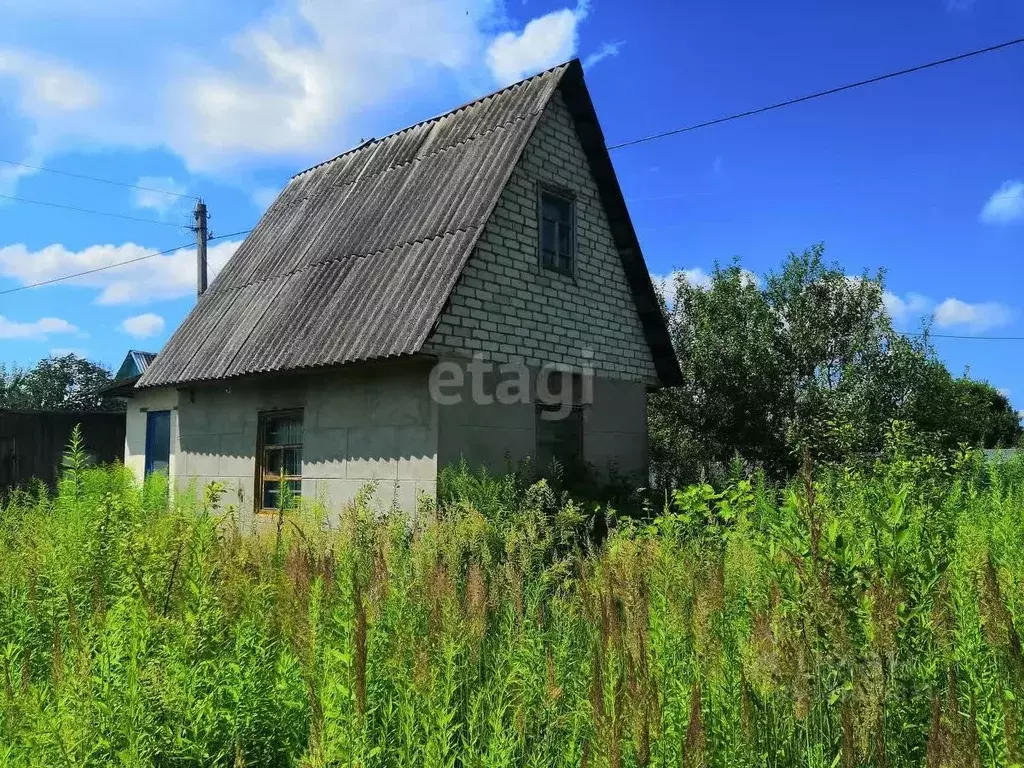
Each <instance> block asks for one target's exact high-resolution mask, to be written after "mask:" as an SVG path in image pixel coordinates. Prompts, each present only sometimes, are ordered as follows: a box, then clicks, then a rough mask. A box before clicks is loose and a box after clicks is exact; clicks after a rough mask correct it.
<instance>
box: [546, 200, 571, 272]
mask: <svg viewBox="0 0 1024 768" xmlns="http://www.w3.org/2000/svg"><path fill="white" fill-rule="evenodd" d="M538 218H539V220H540V264H541V266H542V267H543V268H544V269H550V270H553V271H555V272H561V273H562V274H563V275H570V276H571V275H572V273H573V269H574V267H575V261H576V204H575V201H574V200H573V199H572V197H570V196H569V195H566V194H562V193H559V192H553V191H551V190H548V189H542V190H541V192H540V214H539V216H538Z"/></svg>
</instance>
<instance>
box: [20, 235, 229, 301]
mask: <svg viewBox="0 0 1024 768" xmlns="http://www.w3.org/2000/svg"><path fill="white" fill-rule="evenodd" d="M239 242H240V241H237V240H234V241H233V240H227V241H224V242H218V243H217V244H215V245H212V246H211V247H210V248H209V252H208V253H207V259H208V264H209V269H210V278H211V280H212V278H213V277H214V276H215V275H216V274H217V272H219V271H220V269H221V268H222V267H223V266H224V264H226V263H227V260H228V259H229V258H230V257H231V255H232V254H233V253H234V252H235V250H236V249H237V248H238V245H239ZM150 253H153V249H151V248H145V247H143V246H141V245H136V244H135V243H125V244H124V245H94V246H90V247H88V248H84V249H82V250H80V251H73V250H69V249H68V248H65V247H64V246H63V245H59V244H56V245H50V246H47V247H46V248H41V249H40V250H38V251H30V250H29V249H28V248H27V247H26V246H24V245H22V244H18V245H8V246H5V247H3V248H0V275H2V276H3V277H8V278H12V279H14V280H17V281H19V282H20V283H21V284H22V285H25V284H27V283H35V282H39V281H42V280H48V279H51V278H54V277H60V276H61V275H66V274H69V273H73V272H83V271H85V270H88V269H95V268H97V267H104V266H107V265H109V264H115V263H118V262H122V261H128V260H130V259H136V258H139V257H141V256H146V255H148V254H150ZM62 285H77V286H83V287H87V288H95V289H99V295H98V296H97V297H96V303H97V304H146V303H149V302H153V301H162V300H168V299H179V298H182V297H183V296H189V295H193V294H194V293H195V290H196V254H195V249H192V248H183V249H181V250H178V251H174V252H173V253H169V254H166V255H163V256H154V257H152V258H147V259H145V260H142V261H137V262H135V263H133V264H125V265H124V266H120V267H113V268H111V269H108V270H105V271H103V272H95V273H93V274H90V275H83V276H82V277H76V278H74V279H72V280H68V281H66V282H65V283H62Z"/></svg>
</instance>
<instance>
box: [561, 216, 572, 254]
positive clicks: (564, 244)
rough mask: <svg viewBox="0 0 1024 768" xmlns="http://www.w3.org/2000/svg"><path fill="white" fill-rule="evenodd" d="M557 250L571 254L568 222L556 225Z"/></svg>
mask: <svg viewBox="0 0 1024 768" xmlns="http://www.w3.org/2000/svg"><path fill="white" fill-rule="evenodd" d="M558 252H559V253H561V254H566V255H571V254H572V227H570V226H569V225H568V224H561V225H559V227H558Z"/></svg>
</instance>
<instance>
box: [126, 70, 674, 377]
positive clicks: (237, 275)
mask: <svg viewBox="0 0 1024 768" xmlns="http://www.w3.org/2000/svg"><path fill="white" fill-rule="evenodd" d="M559 88H560V89H561V91H562V95H563V98H564V100H565V102H566V105H567V107H568V108H569V111H570V112H571V114H572V115H573V117H574V119H575V121H576V125H577V131H578V133H579V137H580V141H581V143H582V145H583V148H584V151H585V153H586V155H587V158H588V160H589V162H590V165H591V169H592V172H593V174H594V177H595V180H596V181H597V184H598V188H599V191H600V195H601V199H602V202H603V204H604V207H605V209H606V211H607V215H608V218H609V224H610V226H611V231H612V235H613V237H614V239H615V243H616V246H617V248H618V251H619V253H620V256H621V258H622V263H623V266H624V268H625V272H626V277H627V279H628V280H629V283H630V287H631V290H632V294H633V297H634V299H635V301H636V306H637V310H638V312H639V315H640V319H641V322H642V324H643V328H644V332H645V335H646V338H647V341H648V344H649V345H650V348H651V353H652V355H653V358H654V361H655V365H656V367H657V371H658V375H659V378H660V380H661V382H662V383H663V384H665V385H671V384H675V383H678V382H679V381H680V379H681V376H680V372H679V365H678V362H677V361H676V357H675V354H674V352H673V350H672V344H671V340H670V337H669V334H668V329H667V328H666V325H665V321H664V318H663V316H662V314H661V308H660V304H659V302H658V299H657V295H656V293H655V290H654V286H653V284H652V282H651V278H650V275H649V274H648V271H647V267H646V265H645V264H644V260H643V256H642V254H641V252H640V246H639V243H638V241H637V238H636V233H635V232H634V230H633V226H632V223H631V222H630V219H629V214H628V212H627V210H626V204H625V201H624V199H623V197H622V192H621V190H620V189H619V185H618V181H617V180H616V178H615V172H614V170H613V168H612V164H611V159H610V158H609V156H608V151H607V149H606V147H605V143H604V136H603V134H602V133H601V128H600V126H599V125H598V122H597V115H596V113H595V111H594V106H593V103H592V102H591V100H590V95H589V93H588V92H587V88H586V85H585V83H584V81H583V69H582V66H581V65H580V63H579V61H578V60H573V61H571V62H569V63H567V64H563V65H560V66H558V67H555V68H553V69H550V70H548V71H546V72H543V73H541V74H539V75H536V76H535V77H532V78H529V79H527V80H524V81H522V82H520V83H517V84H515V85H513V86H510V87H508V88H505V89H503V90H501V91H498V92H496V93H494V94H491V95H490V96H486V97H484V98H482V99H480V100H478V101H474V102H472V103H470V104H467V105H465V106H462V107H459V108H458V109H455V110H453V111H451V112H448V113H447V114H444V115H441V116H439V117H436V118H433V119H431V120H427V121H425V122H422V123H418V124H416V125H414V126H412V127H410V128H406V129H404V130H402V131H399V132H397V133H394V134H392V135H390V136H388V137H386V138H383V139H378V140H372V141H369V142H366V143H365V144H363V145H362V146H360V147H358V148H356V149H354V150H352V151H350V152H347V153H345V154H343V155H340V156H339V157H336V158H334V159H333V160H330V161H328V162H326V163H323V164H321V165H317V166H314V167H313V168H310V169H309V170H307V171H304V172H302V173H300V174H298V175H297V176H295V177H294V178H293V179H292V180H291V182H290V183H289V184H288V186H287V187H285V189H284V190H283V191H282V192H281V194H280V196H279V197H278V198H277V200H276V201H275V202H274V204H273V205H272V206H271V207H270V208H269V209H268V210H267V212H266V213H265V214H264V215H263V218H262V219H261V220H260V222H259V223H258V224H257V226H256V228H255V229H254V230H253V231H252V233H251V234H250V235H249V236H248V237H247V238H246V240H245V242H244V243H242V245H241V246H240V247H239V249H238V251H237V252H236V253H235V255H234V256H233V257H232V258H231V259H230V260H229V261H228V263H227V265H226V266H225V267H224V269H223V270H222V271H221V273H220V274H219V275H218V276H217V278H216V279H215V280H214V281H213V284H212V285H211V286H210V288H209V290H207V291H206V292H205V293H204V294H203V295H202V296H201V297H200V298H199V301H198V303H197V304H196V306H195V307H194V308H193V310H192V312H191V313H189V315H188V317H187V318H185V321H184V322H183V323H182V324H181V326H180V327H179V328H178V329H177V331H176V332H175V333H174V335H173V336H172V337H171V339H170V341H169V342H168V343H167V345H166V347H164V349H163V351H162V352H161V353H160V354H159V355H158V356H157V358H156V360H155V361H154V362H153V363H152V364H151V365H150V367H149V370H148V371H146V373H145V374H144V375H143V377H142V379H141V381H140V382H139V386H140V387H148V386H163V385H180V384H184V383H194V382H201V381H210V380H216V379H224V378H229V377H234V376H242V375H248V374H257V373H265V372H271V371H286V370H296V369H305V368H313V367H317V366H326V365H339V364H343V363H349V362H354V361H360V360H374V359H382V358H390V357H399V356H405V355H412V354H415V353H417V352H419V351H420V349H421V348H422V346H423V344H424V342H425V341H426V340H427V338H428V337H429V335H430V333H431V331H432V330H433V328H434V327H435V325H436V323H437V321H438V319H439V317H440V315H441V313H442V312H443V310H444V307H445V304H446V302H447V301H448V299H449V296H450V295H451V292H452V289H453V288H454V287H455V285H456V283H457V281H458V280H459V277H460V275H461V274H462V270H463V268H464V267H465V265H466V262H467V260H468V259H469V257H470V254H471V253H472V251H473V248H474V247H475V245H476V242H477V239H478V238H479V236H480V234H481V232H482V231H483V229H484V226H485V225H486V223H487V221H488V219H489V218H490V215H491V213H492V212H493V210H494V207H495V205H496V204H497V202H498V198H499V196H500V195H501V192H502V190H503V189H504V187H505V185H506V183H507V182H508V179H509V177H510V175H511V173H512V171H513V169H514V168H515V166H516V164H517V163H518V161H519V159H520V156H521V154H522V151H523V149H524V147H525V146H526V143H527V141H528V140H529V138H530V136H531V135H532V133H533V130H534V128H535V127H536V125H537V123H538V120H539V119H540V116H541V114H542V113H543V111H544V108H545V107H546V106H547V104H548V101H549V100H550V98H551V97H552V95H553V94H554V93H555V92H556V89H559Z"/></svg>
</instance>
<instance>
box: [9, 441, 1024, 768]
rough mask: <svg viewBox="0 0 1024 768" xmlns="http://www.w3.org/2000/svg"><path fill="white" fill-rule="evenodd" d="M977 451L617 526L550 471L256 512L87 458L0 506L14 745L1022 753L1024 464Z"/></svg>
mask: <svg viewBox="0 0 1024 768" xmlns="http://www.w3.org/2000/svg"><path fill="white" fill-rule="evenodd" d="M974 461H976V460H974V459H966V460H963V461H961V462H960V463H958V464H957V465H955V466H945V465H943V464H942V463H941V462H938V461H936V460H930V459H927V458H926V459H914V460H908V459H905V458H900V457H898V456H896V457H890V458H888V459H887V460H886V461H885V462H884V463H881V464H880V465H879V466H878V467H877V468H876V471H875V472H873V473H871V474H870V476H868V475H861V474H857V473H854V472H852V471H849V472H842V471H837V472H830V473H828V474H827V475H823V476H822V477H820V478H818V479H817V480H816V481H812V480H811V479H810V473H809V472H808V473H807V476H806V477H805V478H804V480H803V481H802V482H798V483H796V484H794V485H793V486H792V487H790V488H788V489H784V490H783V491H781V492H779V491H774V490H769V489H767V488H765V487H763V486H760V485H758V484H756V483H752V482H750V481H738V482H735V483H734V484H732V485H731V486H729V487H728V488H726V489H725V490H724V491H716V490H714V489H712V488H710V487H708V486H695V487H691V488H687V489H683V490H680V491H679V492H677V493H676V494H675V495H674V498H673V499H672V500H671V503H670V505H669V507H668V508H667V509H666V510H665V511H664V513H663V514H661V515H659V516H658V517H656V518H654V519H653V520H650V521H643V522H640V521H628V520H615V519H614V517H613V519H612V520H611V522H610V525H609V534H608V536H607V538H605V539H604V540H603V541H602V542H601V543H600V544H597V543H593V541H592V539H591V537H590V536H589V534H588V533H587V532H589V531H590V530H591V529H592V528H591V525H590V523H591V522H592V520H590V516H591V515H593V514H602V515H603V514H607V511H606V510H605V511H600V512H596V513H595V511H594V510H593V509H592V508H584V507H581V506H579V505H577V504H575V503H573V502H572V501H571V500H570V499H568V498H566V497H561V496H559V495H558V494H556V493H554V492H553V491H552V490H551V489H550V488H549V487H548V486H547V485H546V484H545V483H539V484H536V485H533V486H521V485H520V486H516V485H515V484H514V482H513V481H510V480H501V481H497V482H498V485H496V486H495V485H493V484H491V485H489V483H488V481H486V480H485V479H482V478H480V477H477V478H475V479H472V478H466V477H462V479H461V480H459V479H458V478H457V477H449V478H448V481H449V482H446V484H445V489H444V490H443V492H442V494H441V497H442V499H443V503H442V504H441V506H440V508H436V507H433V506H430V505H425V506H424V508H423V509H422V510H421V513H420V516H419V518H418V519H417V520H416V521H415V522H414V523H411V524H410V523H409V522H408V521H407V520H406V519H405V518H403V517H401V516H399V515H397V514H380V513H378V512H375V511H374V510H372V509H370V508H369V507H368V505H367V503H366V502H365V501H361V502H360V503H357V504H356V505H354V506H353V508H351V509H350V510H348V511H347V512H346V513H345V514H344V515H343V516H342V518H341V520H340V522H335V523H334V524H333V525H324V520H323V519H322V518H321V512H320V511H318V510H317V509H316V508H315V507H314V508H311V509H306V510H303V511H297V512H290V513H287V514H286V515H285V516H284V517H283V518H282V521H281V523H282V524H281V525H274V524H271V525H267V526H265V527H263V529H262V530H260V531H257V532H255V533H253V532H249V531H241V530H239V529H238V526H237V525H236V524H235V523H233V522H232V521H233V518H234V515H233V514H232V510H230V508H227V509H226V510H224V511H219V512H214V509H215V508H218V509H219V505H217V504H215V502H217V501H218V500H217V498H216V496H217V492H216V489H215V488H213V489H208V492H207V493H206V495H205V497H203V498H199V499H192V498H190V497H181V496H179V497H177V498H176V499H175V501H174V503H173V504H171V505H168V503H167V501H166V499H167V493H166V490H167V489H166V485H165V483H163V482H162V481H161V480H160V479H159V478H154V479H152V480H151V481H150V482H149V483H147V484H146V486H145V487H139V486H138V485H137V484H136V483H134V482H133V480H132V479H131V477H130V474H129V473H128V472H127V471H126V470H124V469H123V468H108V469H95V468H86V467H83V466H77V465H76V464H75V462H74V461H72V462H71V463H70V466H69V468H68V470H67V472H66V474H65V476H64V478H63V479H62V480H61V482H60V486H59V488H58V489H57V491H56V493H55V494H54V495H52V496H48V495H45V494H41V495H37V496H24V495H23V496H20V497H18V498H16V499H14V500H12V501H11V502H10V503H9V504H8V505H7V506H6V507H5V508H4V509H3V511H2V515H0V765H5V766H47V767H48V768H49V767H52V766H71V765H74V766H84V765H120V766H148V765H160V766H182V765H204V766H206V765H224V766H228V765H231V766H242V765H249V766H256V765H266V766H278V765H281V766H284V765H301V766H356V765H358V766H366V767H367V768H369V767H370V766H424V767H426V768H435V767H436V768H441V767H445V768H455V766H459V767H467V768H468V767H469V766H480V767H481V768H484V767H487V768H498V767H499V766H614V767H616V768H617V767H618V766H636V765H651V766H765V765H766V766H797V765H799V766H854V765H876V766H911V765H914V766H917V765H928V766H961V765H962V766H981V765H985V766H991V765H1013V764H1020V762H1021V760H1022V755H1024V737H1022V734H1021V716H1022V712H1021V707H1022V706H1024V704H1022V702H1024V698H1022V697H1024V659H1022V651H1021V643H1020V636H1019V630H1018V627H1020V625H1021V621H1022V616H1021V612H1022V610H1024V605H1022V600H1024V591H1022V586H1024V585H1022V581H1024V464H1021V463H1020V462H1014V461H1011V462H1007V463H1005V464H1003V465H1000V466H998V467H993V468H983V467H980V466H979V465H977V464H974V463H973V462H974ZM460 483H461V485H460ZM502 483H504V485H502ZM478 506H479V507H483V508H482V509H481V508H478ZM513 506H514V508H512V507H513Z"/></svg>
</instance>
